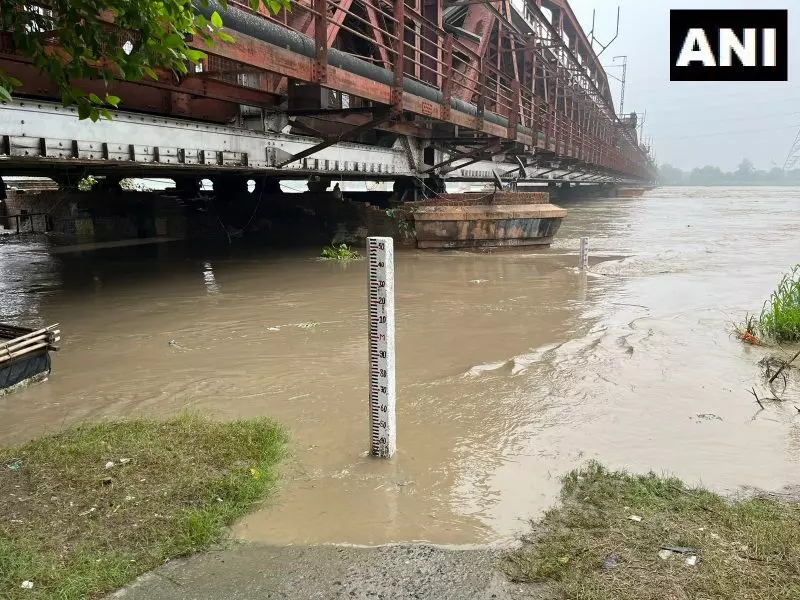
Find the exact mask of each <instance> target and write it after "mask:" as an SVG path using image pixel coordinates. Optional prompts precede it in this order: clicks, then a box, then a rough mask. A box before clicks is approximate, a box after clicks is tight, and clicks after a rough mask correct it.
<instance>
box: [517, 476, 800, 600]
mask: <svg viewBox="0 0 800 600" xmlns="http://www.w3.org/2000/svg"><path fill="white" fill-rule="evenodd" d="M562 501H563V505H562V506H561V507H560V508H556V509H553V510H551V511H549V512H548V513H547V514H546V516H545V518H544V520H543V521H542V522H541V523H537V524H536V525H535V528H536V530H535V534H534V535H533V536H532V541H531V542H529V543H526V544H525V545H523V546H522V547H521V548H519V549H517V550H514V551H512V552H510V553H509V554H508V556H507V562H506V566H507V570H508V573H509V575H511V577H512V578H513V579H515V580H517V581H523V582H532V581H546V582H551V584H552V585H553V587H554V588H555V591H556V592H557V593H558V594H560V595H561V594H563V597H566V598H570V599H574V600H617V599H619V600H623V599H624V600H678V599H696V600H704V599H707V600H712V599H714V600H716V599H736V600H768V599H769V600H790V599H792V600H795V599H797V598H800V503H796V502H795V503H782V502H778V501H775V500H768V499H751V500H747V501H737V502H733V501H728V500H726V499H724V498H722V497H720V496H718V495H716V494H714V493H711V492H708V491H705V490H700V489H690V488H687V487H686V486H685V485H684V484H683V483H682V482H681V481H680V480H678V479H671V478H661V477H657V476H655V475H653V474H650V475H646V476H632V475H628V474H625V473H614V472H609V471H607V470H605V469H604V468H603V467H601V466H599V465H597V464H592V465H590V466H589V467H587V468H586V469H584V470H581V471H576V472H573V473H571V474H570V475H568V476H567V477H566V479H565V484H564V489H563V492H562ZM632 515H635V516H639V517H642V520H641V521H639V522H636V521H634V520H631V519H630V518H629V517H630V516H632ZM664 545H666V546H673V547H690V548H693V549H695V550H696V556H697V557H698V561H697V564H696V565H695V566H689V565H687V564H686V563H685V558H686V556H687V555H682V554H672V555H671V556H670V557H669V558H667V559H662V558H661V557H659V554H658V553H659V550H660V549H661V548H662V546H664Z"/></svg>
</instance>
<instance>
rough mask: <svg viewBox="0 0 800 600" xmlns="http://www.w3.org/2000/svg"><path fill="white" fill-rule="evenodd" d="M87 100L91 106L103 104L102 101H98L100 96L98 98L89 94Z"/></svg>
mask: <svg viewBox="0 0 800 600" xmlns="http://www.w3.org/2000/svg"><path fill="white" fill-rule="evenodd" d="M89 100H91V101H92V103H93V104H102V103H103V101H102V100H100V96H98V95H97V94H89Z"/></svg>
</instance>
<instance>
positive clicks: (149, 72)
mask: <svg viewBox="0 0 800 600" xmlns="http://www.w3.org/2000/svg"><path fill="white" fill-rule="evenodd" d="M142 71H144V74H145V75H147V76H148V77H149V78H150V79H158V75H156V72H155V71H153V69H151V68H150V67H148V66H147V65H142Z"/></svg>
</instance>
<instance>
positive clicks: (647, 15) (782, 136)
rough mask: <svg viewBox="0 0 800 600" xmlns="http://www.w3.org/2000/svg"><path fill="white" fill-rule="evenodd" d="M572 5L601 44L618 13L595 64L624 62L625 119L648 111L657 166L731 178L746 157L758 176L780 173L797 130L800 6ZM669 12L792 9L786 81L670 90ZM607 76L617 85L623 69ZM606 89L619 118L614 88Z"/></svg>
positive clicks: (769, 2) (678, 1)
mask: <svg viewBox="0 0 800 600" xmlns="http://www.w3.org/2000/svg"><path fill="white" fill-rule="evenodd" d="M570 5H571V6H572V9H573V10H574V11H575V14H576V15H577V16H578V19H579V20H580V21H581V25H583V28H584V30H585V31H586V32H587V33H588V31H589V29H590V28H591V25H592V9H595V10H596V18H595V34H596V36H597V38H598V40H600V41H602V42H603V43H606V42H607V41H608V40H610V39H611V38H612V37H613V35H614V28H615V24H616V15H617V6H619V7H620V11H621V14H620V25H619V27H620V32H619V37H618V38H617V40H616V41H615V42H614V43H613V44H611V46H609V48H608V50H606V51H605V52H604V53H603V54H602V55H601V57H600V58H601V59H602V61H603V64H605V65H610V64H613V62H612V58H613V57H614V56H617V55H627V56H628V75H627V84H626V86H625V112H630V111H636V112H642V111H645V110H646V111H647V119H646V122H645V137H648V136H650V137H652V141H653V146H654V148H655V154H656V159H657V160H658V162H659V163H670V164H672V165H674V166H676V167H679V168H681V169H691V168H694V167H700V166H704V165H707V164H716V165H718V166H720V167H721V168H722V169H723V170H732V169H735V168H736V166H737V165H738V164H739V163H740V162H741V160H742V159H743V158H745V157H747V158H749V159H750V160H751V161H753V163H754V164H755V166H756V167H757V168H760V169H769V168H771V167H773V166H775V165H777V166H779V167H782V166H783V162H784V160H785V158H786V154H787V152H788V151H789V148H790V147H791V145H792V142H793V141H794V138H795V136H796V135H797V132H798V130H800V65H798V63H799V62H800V61H798V60H797V57H799V56H800V30H799V29H798V25H797V23H798V19H800V0H782V1H780V0H759V1H758V2H753V0H570ZM672 8H713V9H728V8H733V9H735V8H760V9H764V8H783V9H789V81H788V82H786V83H784V82H688V81H687V82H683V81H676V82H674V83H672V82H670V80H669V11H670V9H672ZM793 34H794V35H793ZM599 50H600V49H599V47H596V51H597V52H599ZM617 62H618V63H619V62H620V61H617ZM607 72H608V73H609V74H613V75H616V76H617V77H619V76H621V74H622V69H619V68H612V69H607ZM611 83H612V85H613V86H614V103H615V106H616V108H617V110H619V84H618V83H617V82H616V81H614V80H613V79H612V80H611Z"/></svg>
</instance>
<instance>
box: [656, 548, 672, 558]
mask: <svg viewBox="0 0 800 600" xmlns="http://www.w3.org/2000/svg"><path fill="white" fill-rule="evenodd" d="M670 556H672V552H670V551H669V550H659V551H658V557H659V558H660V559H661V560H667V559H668V558H669V557H670Z"/></svg>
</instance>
